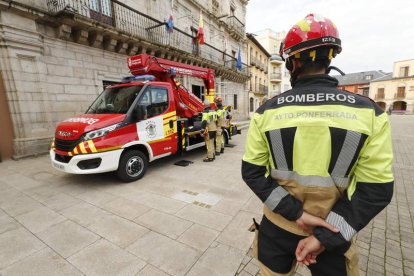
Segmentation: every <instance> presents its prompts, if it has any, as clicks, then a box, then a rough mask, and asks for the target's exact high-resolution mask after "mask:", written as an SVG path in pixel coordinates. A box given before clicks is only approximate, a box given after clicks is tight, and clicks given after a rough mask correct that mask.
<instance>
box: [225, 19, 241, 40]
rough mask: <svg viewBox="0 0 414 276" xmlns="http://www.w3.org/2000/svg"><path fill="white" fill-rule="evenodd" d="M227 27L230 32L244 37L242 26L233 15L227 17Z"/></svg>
mask: <svg viewBox="0 0 414 276" xmlns="http://www.w3.org/2000/svg"><path fill="white" fill-rule="evenodd" d="M227 25H228V26H229V28H230V30H234V31H235V32H236V33H237V34H238V35H239V36H241V37H243V36H244V24H243V23H242V22H241V21H240V20H239V19H238V18H237V17H235V16H234V15H233V16H229V17H227Z"/></svg>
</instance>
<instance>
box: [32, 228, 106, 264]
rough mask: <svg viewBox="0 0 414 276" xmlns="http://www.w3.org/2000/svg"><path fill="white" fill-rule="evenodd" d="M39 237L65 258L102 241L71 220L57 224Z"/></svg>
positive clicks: (39, 234)
mask: <svg viewBox="0 0 414 276" xmlns="http://www.w3.org/2000/svg"><path fill="white" fill-rule="evenodd" d="M37 236H38V237H39V238H40V239H41V240H42V241H43V242H44V243H46V244H47V245H48V246H50V247H51V248H53V250H55V251H56V252H58V253H59V254H60V255H61V256H62V257H64V258H67V257H69V256H71V255H73V254H75V253H76V252H79V251H80V250H82V249H83V248H85V247H87V246H88V245H90V244H92V243H94V242H95V241H97V240H98V239H100V237H99V236H98V235H96V234H94V233H93V232H91V231H89V230H88V229H85V228H84V227H82V226H80V225H78V224H76V223H74V222H71V221H69V220H66V221H64V222H62V223H59V224H56V225H54V226H52V227H50V228H48V229H47V230H45V231H43V232H40V233H38V234H37Z"/></svg>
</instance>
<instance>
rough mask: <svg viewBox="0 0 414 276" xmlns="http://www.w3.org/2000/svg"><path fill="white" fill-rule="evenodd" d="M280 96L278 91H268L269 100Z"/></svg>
mask: <svg viewBox="0 0 414 276" xmlns="http://www.w3.org/2000/svg"><path fill="white" fill-rule="evenodd" d="M279 94H280V89H275V90H270V91H269V98H272V97H274V96H277V95H279Z"/></svg>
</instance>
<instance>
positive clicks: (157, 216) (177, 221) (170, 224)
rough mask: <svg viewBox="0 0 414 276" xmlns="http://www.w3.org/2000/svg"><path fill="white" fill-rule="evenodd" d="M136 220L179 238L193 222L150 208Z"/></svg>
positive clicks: (150, 227) (169, 235) (156, 230)
mask: <svg viewBox="0 0 414 276" xmlns="http://www.w3.org/2000/svg"><path fill="white" fill-rule="evenodd" d="M135 221H136V222H137V223H138V224H140V225H143V226H145V227H147V228H149V229H151V230H154V231H155V232H158V233H160V234H163V235H166V236H168V237H170V238H172V239H177V238H178V237H179V236H180V235H181V234H182V233H184V232H185V231H186V230H187V229H188V228H189V227H190V226H191V225H192V224H193V222H191V221H188V220H184V219H181V218H178V217H176V216H173V215H169V214H166V213H163V212H160V211H157V210H150V211H149V212H147V213H145V214H144V215H142V216H140V217H138V218H136V219H135Z"/></svg>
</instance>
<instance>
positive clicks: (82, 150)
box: [78, 142, 88, 153]
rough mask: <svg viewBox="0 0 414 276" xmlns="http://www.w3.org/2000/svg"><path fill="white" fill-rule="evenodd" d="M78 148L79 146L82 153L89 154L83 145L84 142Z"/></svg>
mask: <svg viewBox="0 0 414 276" xmlns="http://www.w3.org/2000/svg"><path fill="white" fill-rule="evenodd" d="M78 146H79V149H80V151H81V152H82V153H88V151H87V150H86V148H85V145H84V144H83V142H82V143H79V145H78Z"/></svg>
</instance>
